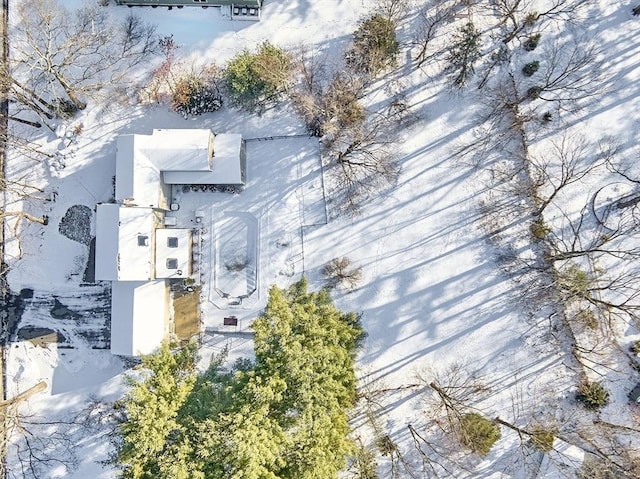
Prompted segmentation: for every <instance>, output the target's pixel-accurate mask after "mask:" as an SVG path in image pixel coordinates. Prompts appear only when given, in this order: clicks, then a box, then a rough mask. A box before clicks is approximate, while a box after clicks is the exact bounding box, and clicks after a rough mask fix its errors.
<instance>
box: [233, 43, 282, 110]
mask: <svg viewBox="0 0 640 479" xmlns="http://www.w3.org/2000/svg"><path fill="white" fill-rule="evenodd" d="M291 72H292V62H291V57H290V55H289V54H288V53H287V52H286V51H284V50H283V49H281V48H279V47H277V46H275V45H272V44H271V43H269V42H264V43H263V44H262V45H261V46H260V47H259V48H258V51H257V52H255V53H251V52H249V51H247V50H245V51H244V52H242V53H239V54H238V55H236V56H235V57H234V58H232V59H231V61H229V63H228V64H227V67H226V69H225V70H224V72H223V75H222V76H223V79H224V82H225V86H226V88H227V91H228V94H229V97H230V99H231V101H232V102H233V103H234V104H236V105H238V106H243V107H245V108H249V109H252V108H255V107H256V106H260V105H264V104H265V103H267V102H269V101H272V100H274V99H276V98H277V97H278V96H279V95H280V94H281V93H282V92H283V91H284V90H285V89H286V86H287V84H288V82H289V79H290V77H291Z"/></svg>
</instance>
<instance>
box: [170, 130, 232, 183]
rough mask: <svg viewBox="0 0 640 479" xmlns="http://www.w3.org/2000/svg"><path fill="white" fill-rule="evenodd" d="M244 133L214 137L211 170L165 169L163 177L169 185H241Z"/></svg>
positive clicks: (221, 134) (222, 134) (223, 134)
mask: <svg viewBox="0 0 640 479" xmlns="http://www.w3.org/2000/svg"><path fill="white" fill-rule="evenodd" d="M241 154H242V135H241V134H239V133H220V134H218V135H215V137H214V139H213V167H212V169H211V170H199V171H195V170H191V171H175V170H176V169H173V170H168V169H165V170H163V172H162V179H163V181H164V182H165V183H166V184H168V185H239V184H242V183H243V181H242V161H241Z"/></svg>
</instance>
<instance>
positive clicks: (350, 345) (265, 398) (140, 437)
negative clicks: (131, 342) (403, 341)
mask: <svg viewBox="0 0 640 479" xmlns="http://www.w3.org/2000/svg"><path fill="white" fill-rule="evenodd" d="M254 329H255V360H254V361H253V362H250V361H247V360H244V361H241V362H239V363H237V364H236V367H235V369H234V370H233V371H232V372H225V371H223V370H221V368H220V365H221V362H222V358H221V357H220V358H216V359H215V360H214V361H213V363H212V365H211V367H210V368H209V369H208V370H207V371H206V372H204V373H202V374H197V373H195V372H194V371H193V364H194V360H195V350H194V349H189V350H187V351H186V352H184V353H182V352H181V353H178V354H177V355H176V356H173V355H172V354H171V352H170V351H169V349H168V347H164V348H163V349H162V350H161V351H160V352H159V353H158V354H156V355H152V356H149V357H147V358H145V359H144V364H145V366H146V367H147V368H148V369H149V370H150V375H149V377H148V378H147V379H143V380H138V381H134V386H133V389H132V390H131V392H130V393H129V395H128V396H127V397H126V398H125V399H124V400H123V402H122V404H123V406H124V410H125V412H126V420H125V421H124V422H123V424H122V425H121V428H120V432H121V436H122V439H121V442H120V444H119V446H118V451H117V460H118V462H119V464H120V466H121V467H122V469H123V473H122V477H123V478H131V479H146V478H149V479H151V478H153V479H205V478H238V479H315V478H323V479H324V478H327V479H330V478H332V477H336V476H337V473H338V471H339V470H341V469H343V468H344V467H345V465H346V463H347V457H348V456H350V455H352V454H353V453H354V452H356V448H355V446H354V444H353V442H352V441H351V440H350V439H349V438H348V437H347V433H348V431H349V427H348V419H347V410H348V409H349V408H350V407H352V406H353V405H354V403H355V401H356V378H355V373H354V363H355V354H356V350H357V348H358V346H359V344H360V342H361V341H362V339H363V337H364V332H363V330H362V329H361V327H360V325H359V318H358V316H357V315H356V314H355V313H343V312H341V311H339V310H338V309H336V308H335V306H334V305H333V303H332V301H331V298H330V296H329V295H328V293H327V292H326V291H322V292H319V293H309V292H308V291H307V283H306V280H304V279H303V280H302V281H300V282H299V283H297V284H295V285H294V286H292V287H291V288H290V289H289V290H286V291H283V290H280V289H278V288H275V287H274V288H272V289H271V291H270V294H269V301H268V304H267V307H266V309H265V312H264V313H263V314H262V315H261V316H260V317H259V318H258V319H257V320H256V321H255V323H254ZM362 459H363V460H365V459H366V461H365V463H366V464H369V465H371V461H370V460H369V459H370V458H369V459H367V458H366V457H364V456H362ZM365 463H363V464H365ZM366 471H369V472H371V468H370V467H369V468H368V469H366ZM369 472H368V473H369ZM362 477H366V478H369V477H371V478H373V477H375V476H370V475H369V476H367V475H363V476H362Z"/></svg>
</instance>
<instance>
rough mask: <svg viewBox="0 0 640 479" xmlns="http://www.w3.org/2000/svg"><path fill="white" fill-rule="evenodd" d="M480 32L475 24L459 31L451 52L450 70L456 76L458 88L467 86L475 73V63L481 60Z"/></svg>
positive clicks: (471, 23)
mask: <svg viewBox="0 0 640 479" xmlns="http://www.w3.org/2000/svg"><path fill="white" fill-rule="evenodd" d="M480 46H481V41H480V31H479V30H477V29H476V27H475V25H474V24H473V22H469V23H467V24H466V25H464V26H463V27H462V28H460V29H459V30H458V33H457V35H456V37H455V42H454V44H453V45H452V46H451V49H450V50H449V56H448V58H447V61H448V62H449V66H448V68H447V69H448V70H449V71H451V72H452V73H453V74H454V79H453V82H454V84H455V85H456V86H457V87H462V86H464V85H466V84H467V82H468V80H469V78H471V76H472V75H473V74H474V73H475V66H474V64H475V62H476V61H477V60H478V59H479V58H480Z"/></svg>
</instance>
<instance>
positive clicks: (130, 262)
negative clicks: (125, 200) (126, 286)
mask: <svg viewBox="0 0 640 479" xmlns="http://www.w3.org/2000/svg"><path fill="white" fill-rule="evenodd" d="M153 229H154V213H153V210H152V209H151V208H139V207H132V206H120V205H117V204H102V205H98V208H97V210H96V262H95V264H96V279H98V280H111V281H144V280H150V279H152V278H153V261H152V260H153Z"/></svg>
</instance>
